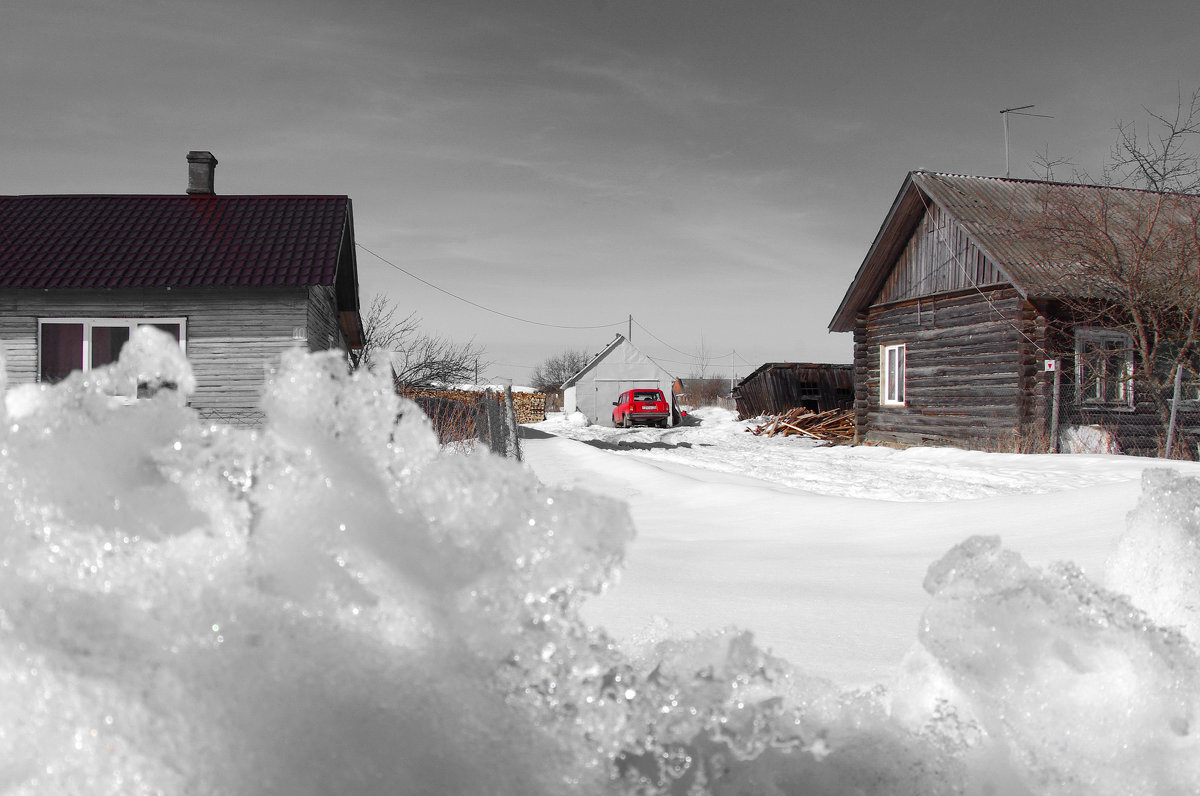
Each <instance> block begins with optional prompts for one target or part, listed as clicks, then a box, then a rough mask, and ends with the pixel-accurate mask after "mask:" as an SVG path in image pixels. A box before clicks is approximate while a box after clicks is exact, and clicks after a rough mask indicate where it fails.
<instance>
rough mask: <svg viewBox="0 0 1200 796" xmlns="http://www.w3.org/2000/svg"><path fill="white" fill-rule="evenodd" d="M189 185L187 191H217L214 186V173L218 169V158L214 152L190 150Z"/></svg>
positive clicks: (195, 192)
mask: <svg viewBox="0 0 1200 796" xmlns="http://www.w3.org/2000/svg"><path fill="white" fill-rule="evenodd" d="M187 160H188V187H187V192H188V193H189V194H192V195H193V196H196V195H208V196H211V195H212V194H214V193H216V191H215V190H214V188H213V175H214V174H216V171H217V159H216V158H215V157H213V153H212V152H188V153H187Z"/></svg>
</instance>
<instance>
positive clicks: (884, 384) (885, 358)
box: [879, 343, 908, 406]
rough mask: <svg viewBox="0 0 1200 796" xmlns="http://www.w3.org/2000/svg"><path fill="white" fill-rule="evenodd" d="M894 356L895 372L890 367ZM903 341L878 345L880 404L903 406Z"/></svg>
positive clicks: (904, 375) (904, 367) (906, 353)
mask: <svg viewBox="0 0 1200 796" xmlns="http://www.w3.org/2000/svg"><path fill="white" fill-rule="evenodd" d="M893 357H894V361H895V363H896V369H895V372H893V370H892V367H891V361H892V358H893ZM907 357H908V352H907V347H906V344H905V343H892V344H891V345H881V346H879V403H880V405H881V406H904V405H905V403H904V400H905V396H904V384H905V381H906V379H907V375H906V373H905V371H906V359H907Z"/></svg>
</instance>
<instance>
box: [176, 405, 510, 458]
mask: <svg viewBox="0 0 1200 796" xmlns="http://www.w3.org/2000/svg"><path fill="white" fill-rule="evenodd" d="M414 392H416V391H414ZM400 393H401V395H403V396H404V397H407V398H410V399H411V400H412V401H413V402H414V403H415V404H416V405H417V406H418V407H419V408H420V410H421V411H422V412H424V413H425V415H426V416H427V417H428V418H429V420H430V422H431V423H432V424H433V429H434V432H435V433H436V434H437V437H438V442H439V443H440V444H441V445H442V447H443V448H447V449H450V450H454V451H457V452H461V453H468V452H470V451H472V450H474V449H475V447H476V446H478V445H483V446H484V447H486V448H487V449H488V450H490V451H492V452H494V453H497V454H499V455H501V456H506V457H508V458H512V459H518V460H519V459H520V458H521V447H520V435H519V434H518V431H517V428H518V425H517V417H516V410H515V408H514V405H513V401H512V397H511V394H507V393H505V392H501V391H499V390H485V391H481V392H468V391H455V392H453V393H452V394H453V396H454V397H446V396H444V395H440V396H433V395H422V394H413V395H405V392H404V390H400ZM199 414H200V417H201V418H202V419H203V420H204V421H205V422H208V423H217V424H221V425H226V426H232V427H235V428H247V429H257V428H261V427H262V426H263V424H264V422H265V421H266V415H265V414H264V413H263V411H262V410H261V409H258V408H232V409H230V408H222V409H213V408H204V409H201V410H200V411H199Z"/></svg>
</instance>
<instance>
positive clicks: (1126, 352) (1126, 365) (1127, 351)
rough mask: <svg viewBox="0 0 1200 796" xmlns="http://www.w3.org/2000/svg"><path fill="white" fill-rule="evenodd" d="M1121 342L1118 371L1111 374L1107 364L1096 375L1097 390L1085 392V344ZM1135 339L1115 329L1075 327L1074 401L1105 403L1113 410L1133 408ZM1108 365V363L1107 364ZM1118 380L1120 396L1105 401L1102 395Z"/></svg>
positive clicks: (1095, 404)
mask: <svg viewBox="0 0 1200 796" xmlns="http://www.w3.org/2000/svg"><path fill="white" fill-rule="evenodd" d="M1113 342H1115V343H1119V344H1120V347H1119V348H1118V349H1117V351H1119V352H1121V353H1122V355H1123V362H1122V365H1121V368H1120V372H1118V373H1109V372H1108V370H1107V367H1105V369H1104V370H1103V371H1101V372H1099V373H1098V374H1097V375H1096V383H1095V390H1094V393H1093V394H1091V395H1085V394H1084V370H1083V368H1084V359H1085V357H1084V346H1085V345H1086V344H1088V343H1091V344H1093V345H1096V344H1104V343H1113ZM1133 360H1134V352H1133V338H1132V337H1130V336H1129V335H1128V334H1126V333H1125V332H1121V331H1117V330H1115V329H1103V328H1094V327H1086V326H1079V327H1076V328H1075V402H1076V403H1078V404H1082V405H1084V406H1103V407H1109V408H1113V409H1133V408H1134V405H1135V400H1136V396H1135V395H1134V390H1133V377H1134V372H1135V368H1134V362H1133ZM1105 364H1107V363H1105ZM1114 381H1115V386H1116V393H1117V398H1116V399H1115V400H1105V399H1104V398H1103V397H1102V396H1103V395H1104V394H1105V393H1106V392H1108V387H1109V385H1110V384H1111V383H1113V382H1114Z"/></svg>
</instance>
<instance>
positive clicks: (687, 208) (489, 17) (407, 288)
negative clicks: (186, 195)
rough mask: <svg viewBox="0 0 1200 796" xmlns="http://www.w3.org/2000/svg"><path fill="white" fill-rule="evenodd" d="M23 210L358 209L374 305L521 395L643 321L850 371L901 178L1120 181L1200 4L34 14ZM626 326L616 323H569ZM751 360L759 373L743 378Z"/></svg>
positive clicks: (569, 1) (1172, 93)
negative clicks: (1114, 156) (1061, 164)
mask: <svg viewBox="0 0 1200 796" xmlns="http://www.w3.org/2000/svg"><path fill="white" fill-rule="evenodd" d="M0 64H2V71H0V109H2V112H0V119H2V120H3V121H2V122H0V124H2V125H3V131H4V136H3V140H4V142H5V146H4V152H3V154H0V193H5V194H22V193H176V192H182V190H183V188H184V186H185V175H186V162H185V160H184V155H185V154H186V153H187V151H188V150H191V149H207V150H211V151H212V152H213V153H214V154H215V155H216V156H217V158H218V159H219V160H220V165H219V167H218V169H217V191H218V193H267V194H270V193H345V194H348V195H350V196H351V197H352V199H353V201H354V208H355V223H356V227H357V229H356V232H357V237H358V241H359V242H360V243H361V244H363V245H364V246H366V247H367V248H369V249H370V250H371V251H373V252H376V253H378V254H379V255H381V256H382V257H384V258H386V259H387V260H390V261H391V262H393V263H395V264H397V265H399V266H401V267H403V268H405V269H406V270H408V271H410V272H412V273H413V274H416V275H418V276H420V277H421V278H422V279H425V280H427V281H429V282H432V283H434V284H436V285H438V286H440V287H442V288H443V289H445V290H446V291H449V292H450V293H454V294H457V295H459V296H462V297H464V298H467V299H469V300H471V301H473V302H476V303H477V304H482V305H485V306H487V307H490V308H492V309H494V310H497V311H499V312H502V313H506V314H509V315H515V316H519V317H521V318H524V319H527V320H531V321H537V322H539V323H541V324H549V325H535V324H531V323H524V322H519V321H515V320H512V319H509V318H505V317H502V316H501V315H496V314H493V313H489V312H485V311H483V310H480V309H478V308H476V307H473V306H471V305H470V304H467V303H464V302H461V301H457V300H455V299H453V298H450V297H448V296H447V295H445V294H444V293H441V292H439V291H436V290H434V289H432V288H430V287H428V286H426V285H424V284H422V283H421V282H418V281H416V280H414V279H412V278H410V277H409V276H406V275H405V274H403V273H400V272H399V271H396V270H394V269H392V268H391V267H389V266H387V265H385V264H384V263H382V262H381V261H379V260H377V259H376V258H375V257H373V256H371V255H370V254H368V253H366V252H364V251H361V250H360V252H359V269H360V282H361V286H362V291H363V295H364V298H365V299H369V297H370V296H371V295H372V294H374V293H376V292H380V291H383V292H386V293H388V294H389V295H390V296H391V297H392V298H393V299H394V300H395V301H396V303H397V304H399V305H400V306H401V307H402V308H403V309H404V310H410V309H411V310H414V311H416V312H417V313H418V314H419V315H421V316H422V317H423V318H424V321H425V325H426V327H427V328H429V329H430V330H431V331H434V332H436V333H439V334H444V335H448V336H452V337H455V338H459V339H465V338H469V337H474V338H476V340H477V341H479V342H481V343H483V344H484V345H485V346H486V348H487V349H488V354H489V357H490V358H491V359H492V360H494V361H495V364H494V365H493V366H492V367H491V368H489V369H488V371H486V372H485V373H484V374H483V375H484V376H490V377H503V376H509V377H513V378H515V379H516V380H517V381H518V382H520V381H522V380H523V379H524V377H525V376H526V375H527V372H528V369H529V367H530V366H532V365H534V364H536V363H537V362H539V361H541V360H542V359H544V358H545V357H546V356H547V355H549V354H553V353H556V352H558V351H560V350H562V349H563V348H567V347H570V348H582V349H586V350H588V351H589V352H592V353H594V352H595V351H597V350H599V348H601V347H602V346H603V345H604V344H605V343H606V342H607V341H608V340H609V339H611V337H612V334H613V333H614V332H616V331H619V330H620V331H623V330H624V329H625V324H626V319H627V317H628V316H629V315H632V316H633V317H634V319H635V321H636V322H637V323H638V324H640V326H634V328H633V339H634V342H635V344H637V345H639V346H640V347H642V348H643V349H644V350H645V351H646V352H647V353H649V354H651V355H653V356H658V357H660V358H662V359H664V360H667V362H666V364H667V365H668V367H670V368H671V369H672V370H674V371H675V372H676V373H677V375H687V374H688V373H689V372H690V371H691V370H693V369H694V363H693V362H691V361H690V360H689V357H688V356H685V354H684V353H681V352H686V353H689V354H690V353H694V352H696V351H697V350H698V349H699V348H700V346H701V344H703V346H704V348H705V349H707V351H708V353H709V354H710V355H712V356H715V357H717V356H719V357H720V358H718V359H714V360H713V361H712V362H711V363H710V367H711V369H712V370H714V371H715V372H716V375H728V374H729V369H730V365H731V363H733V364H736V366H737V370H738V372H739V373H740V374H742V375H744V374H745V373H747V372H749V370H750V369H752V368H753V367H756V366H757V365H759V364H761V363H762V362H764V361H772V360H791V361H849V359H850V350H851V344H850V340H849V336H848V335H830V334H828V332H827V331H826V324H827V323H828V321H829V319H830V317H831V316H832V314H833V311H834V310H835V309H836V307H837V304H838V302H839V301H840V299H841V296H842V294H843V292H844V291H845V289H846V287H847V285H848V284H849V280H850V279H851V278H852V276H853V274H854V273H855V271H856V270H857V268H858V266H859V264H860V262H861V260H862V258H863V255H864V254H865V253H866V250H867V248H868V247H869V245H870V243H871V241H872V239H873V238H874V235H875V233H876V231H877V230H878V227H879V225H880V223H881V222H882V220H883V217H884V214H885V213H886V212H887V209H888V207H889V206H890V204H891V201H892V199H893V198H894V197H895V193H896V191H897V190H898V189H899V187H900V184H901V181H902V180H903V178H904V175H905V173H906V172H907V171H909V170H910V169H915V168H928V169H936V170H939V171H951V172H960V173H969V174H982V175H997V174H1000V175H1002V174H1003V173H1004V146H1003V128H1002V124H1001V117H1000V115H999V111H1000V109H1002V108H1005V107H1011V106H1016V105H1025V104H1029V103H1036V105H1037V107H1036V108H1035V109H1034V112H1036V113H1044V114H1050V115H1053V116H1054V118H1053V119H1042V118H1029V117H1025V118H1013V119H1012V120H1011V127H1010V140H1011V143H1010V151H1011V160H1012V171H1013V174H1014V176H1034V175H1033V172H1032V170H1031V168H1030V166H1029V164H1030V163H1031V162H1032V161H1033V159H1034V158H1035V156H1036V154H1037V153H1038V152H1039V151H1042V150H1043V149H1046V148H1048V149H1049V152H1050V154H1051V155H1052V156H1067V157H1071V158H1072V159H1074V160H1075V162H1077V163H1078V164H1079V165H1080V166H1082V167H1085V168H1087V169H1089V170H1091V171H1097V170H1098V169H1099V167H1100V165H1101V163H1102V161H1103V157H1104V155H1105V153H1106V152H1107V149H1108V146H1109V144H1110V143H1111V141H1112V140H1113V128H1114V125H1115V123H1116V122H1117V121H1118V120H1122V119H1127V120H1130V119H1144V118H1145V116H1144V112H1143V110H1142V106H1149V107H1151V108H1154V109H1159V110H1170V109H1173V107H1174V104H1175V98H1176V93H1177V90H1178V89H1179V88H1182V90H1183V91H1184V93H1185V94H1190V92H1191V90H1192V89H1193V88H1195V87H1197V86H1200V3H1196V2H1195V0H1178V1H1176V2H1152V1H1151V2H1143V3H1130V2H1127V1H1126V0H1123V1H1122V2H1109V1H1108V0H1098V1H1092V2H1060V3H1050V2H1024V1H1023V0H1016V1H1011V2H996V0H989V1H988V2H973V1H971V0H960V1H959V2H924V3H903V2H893V3H880V2H854V0H846V1H844V2H830V3H810V2H799V1H798V0H793V1H792V2H783V0H739V1H738V2H732V1H731V0H542V1H539V0H520V1H516V0H514V1H512V2H504V1H503V0H416V1H413V2H405V1H404V0H341V2H337V3H329V2H307V1H306V0H299V1H297V0H256V1H255V2H253V3H250V2H234V1H233V0H216V1H214V2H206V1H205V0H90V1H85V0H29V1H21V0H17V1H16V2H10V3H6V4H5V5H4V8H3V10H0ZM604 324H612V325H611V326H608V327H607V328H599V329H588V330H585V329H562V328H554V327H555V326H589V325H604ZM734 350H736V352H737V354H738V356H737V358H734V357H731V356H723V355H727V354H729V352H731V351H734Z"/></svg>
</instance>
